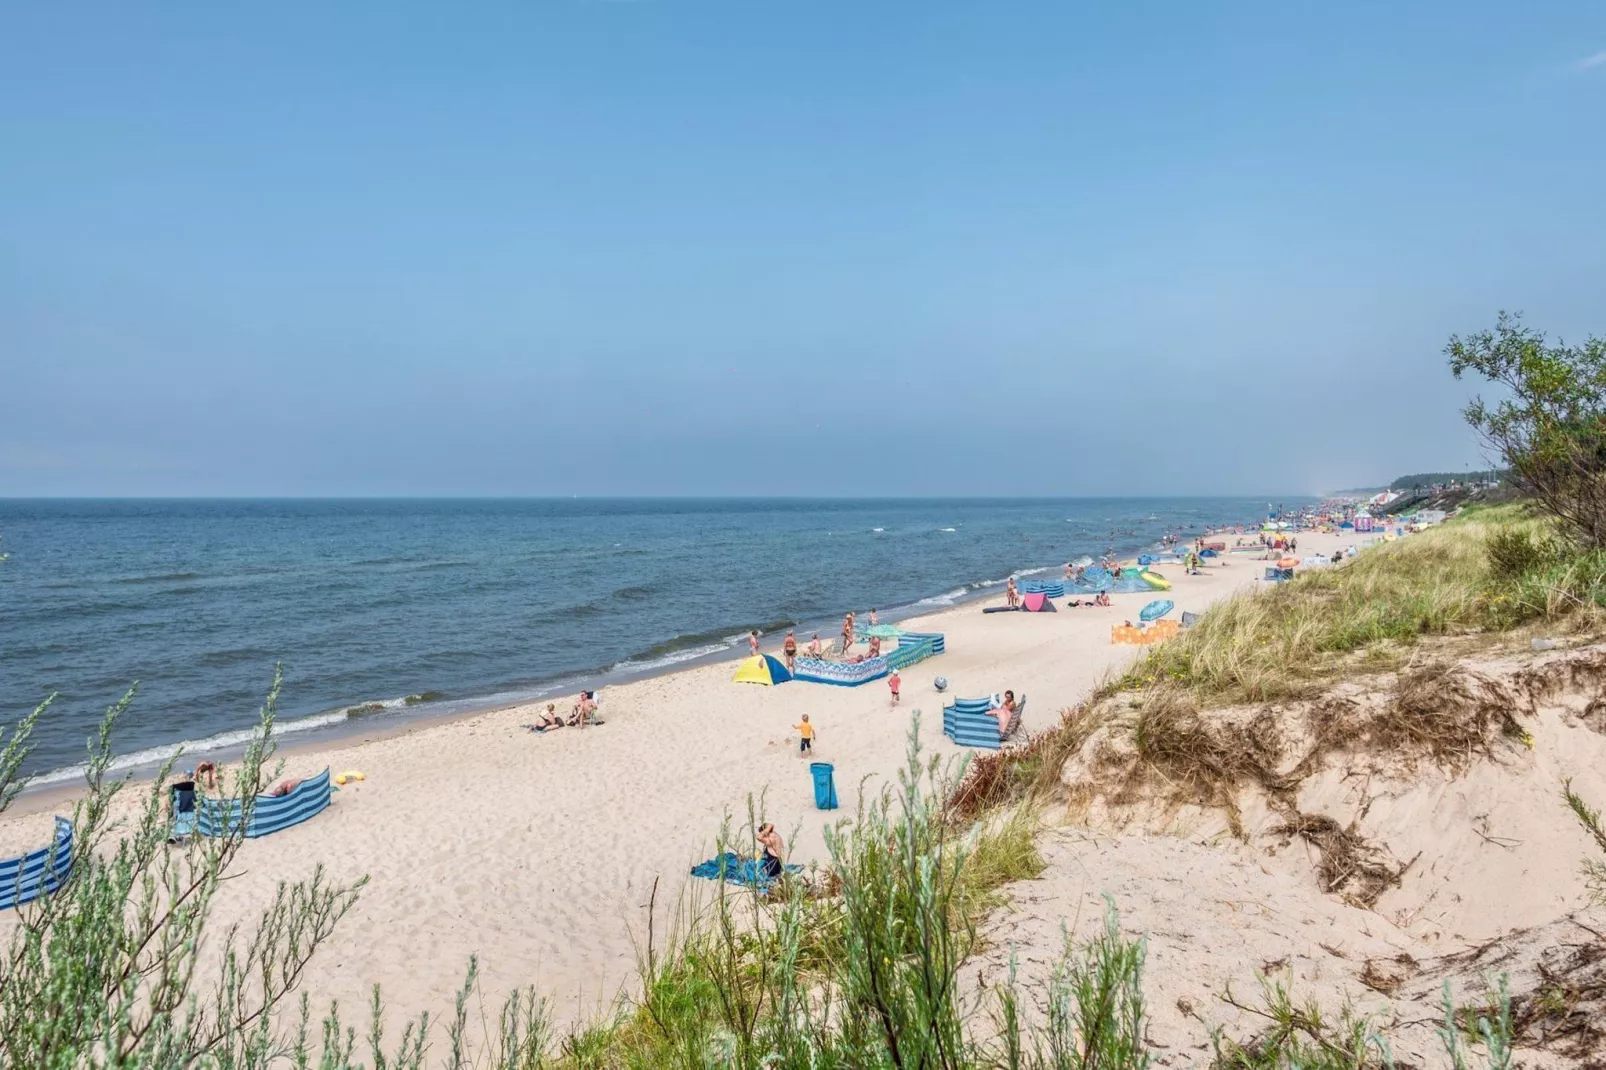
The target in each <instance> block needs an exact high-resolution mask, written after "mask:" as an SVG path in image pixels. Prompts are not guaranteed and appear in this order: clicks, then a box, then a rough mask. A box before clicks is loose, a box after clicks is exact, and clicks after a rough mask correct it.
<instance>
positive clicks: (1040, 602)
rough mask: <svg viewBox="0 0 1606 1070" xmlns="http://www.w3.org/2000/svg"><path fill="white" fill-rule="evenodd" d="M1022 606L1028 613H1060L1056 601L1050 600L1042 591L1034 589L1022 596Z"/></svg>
mask: <svg viewBox="0 0 1606 1070" xmlns="http://www.w3.org/2000/svg"><path fill="white" fill-rule="evenodd" d="M1020 604H1021V608H1022V609H1024V610H1025V611H1026V612H1028V613H1058V612H1059V610H1057V609H1055V608H1054V603H1053V602H1050V601H1049V600H1048V595H1046V594H1044V593H1043V592H1042V591H1032V592H1031V593H1029V594H1024V595H1022V596H1021V600H1020Z"/></svg>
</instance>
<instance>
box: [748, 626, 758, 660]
mask: <svg viewBox="0 0 1606 1070" xmlns="http://www.w3.org/2000/svg"><path fill="white" fill-rule="evenodd" d="M747 649H748V650H751V651H752V652H753V656H754V657H755V658H756V657H758V629H757V628H754V629H753V630H752V631H750V632H748V633H747Z"/></svg>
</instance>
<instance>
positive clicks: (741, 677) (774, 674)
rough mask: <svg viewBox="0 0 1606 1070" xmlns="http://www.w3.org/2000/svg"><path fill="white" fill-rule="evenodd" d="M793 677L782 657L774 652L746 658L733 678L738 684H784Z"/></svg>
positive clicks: (766, 685) (767, 685)
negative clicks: (776, 655) (782, 661)
mask: <svg viewBox="0 0 1606 1070" xmlns="http://www.w3.org/2000/svg"><path fill="white" fill-rule="evenodd" d="M791 678H792V674H791V673H789V672H787V671H786V666H785V665H783V664H782V663H781V659H780V658H778V657H775V656H774V655H773V654H756V655H754V656H753V657H750V658H747V659H745V660H744V661H743V662H742V663H741V665H739V666H738V667H737V669H736V675H735V676H732V677H731V680H732V681H733V682H735V683H738V684H763V685H764V686H765V687H769V686H770V685H771V684H784V683H786V681H788V680H790V679H791Z"/></svg>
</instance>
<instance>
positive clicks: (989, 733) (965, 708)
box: [942, 695, 1026, 750]
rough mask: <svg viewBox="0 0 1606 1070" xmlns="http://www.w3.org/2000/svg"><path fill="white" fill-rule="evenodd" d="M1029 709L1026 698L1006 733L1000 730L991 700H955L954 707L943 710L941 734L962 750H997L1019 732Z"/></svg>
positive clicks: (1022, 700) (1020, 701)
mask: <svg viewBox="0 0 1606 1070" xmlns="http://www.w3.org/2000/svg"><path fill="white" fill-rule="evenodd" d="M1025 710H1026V696H1025V695H1022V696H1021V697H1020V699H1019V700H1018V701H1017V703H1016V705H1015V716H1014V717H1013V718H1012V719H1011V721H1010V723H1009V725H1008V726H1007V727H1006V728H1005V729H1004V731H1003V733H1000V732H999V730H998V718H997V717H994V716H993V713H992V700H991V699H985V698H960V699H955V700H954V704H953V705H952V706H944V707H943V708H942V734H943V735H945V736H947V737H948V738H949V739H951V740H953V741H954V742H955V743H957V744H959V745H960V746H961V747H981V748H983V749H984V750H998V749H999V748H1000V747H1002V746H1003V745H1004V741H1005V740H1006V739H1008V738H1010V737H1012V736H1014V735H1015V734H1016V733H1017V732H1019V731H1020V724H1021V719H1022V714H1024V713H1025Z"/></svg>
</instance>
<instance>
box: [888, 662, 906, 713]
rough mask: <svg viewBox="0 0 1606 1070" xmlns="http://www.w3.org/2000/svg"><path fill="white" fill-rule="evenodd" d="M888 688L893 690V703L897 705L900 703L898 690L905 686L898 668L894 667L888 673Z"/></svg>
mask: <svg viewBox="0 0 1606 1070" xmlns="http://www.w3.org/2000/svg"><path fill="white" fill-rule="evenodd" d="M887 688H888V689H889V690H890V691H891V692H892V704H893V705H894V706H896V705H897V704H898V692H899V691H900V690H902V688H903V677H901V676H899V675H898V670H897V669H893V670H892V672H891V673H890V674H888V676H887Z"/></svg>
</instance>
